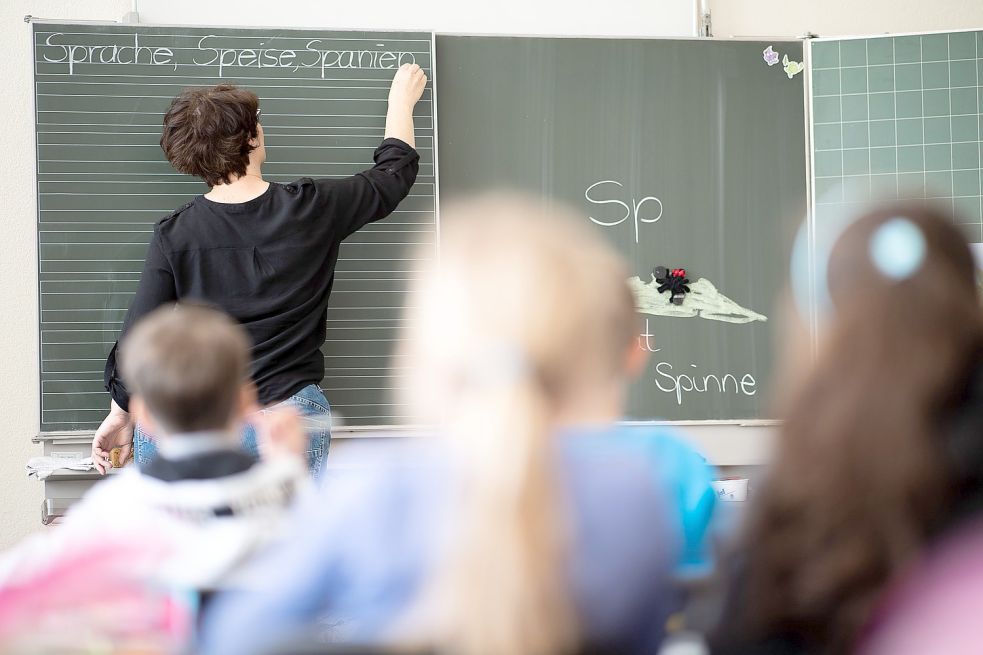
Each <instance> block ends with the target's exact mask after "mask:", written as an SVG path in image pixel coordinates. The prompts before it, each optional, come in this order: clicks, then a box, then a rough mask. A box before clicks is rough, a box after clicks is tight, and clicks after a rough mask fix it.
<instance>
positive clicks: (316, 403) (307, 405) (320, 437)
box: [133, 384, 331, 479]
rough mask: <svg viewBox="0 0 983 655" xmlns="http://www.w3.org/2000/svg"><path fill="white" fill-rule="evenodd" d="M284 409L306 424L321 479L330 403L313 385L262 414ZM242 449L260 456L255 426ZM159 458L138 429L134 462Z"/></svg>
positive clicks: (313, 466) (310, 457) (245, 433)
mask: <svg viewBox="0 0 983 655" xmlns="http://www.w3.org/2000/svg"><path fill="white" fill-rule="evenodd" d="M285 406H291V407H293V408H294V409H296V410H297V412H298V413H299V414H300V416H301V418H302V420H303V422H304V426H305V427H306V429H307V434H308V436H309V437H310V446H309V447H308V450H307V464H308V466H309V467H310V470H311V475H313V476H314V478H315V479H318V478H320V477H321V471H322V470H323V468H324V459H325V458H326V457H327V456H328V446H329V445H330V443H331V406H330V405H328V400H327V398H325V397H324V394H323V393H322V392H321V389H320V387H318V386H317V385H316V384H311V385H308V386H306V387H304V388H303V389H301V390H300V391H298V392H297V393H295V394H294V395H292V396H290V398H287V399H286V400H284V401H283V402H281V403H277V404H276V405H271V406H270V407H267V408H266V409H264V410H262V411H263V412H269V411H273V410H276V409H278V408H281V407H285ZM242 447H243V449H244V450H246V451H247V452H249V453H252V454H253V455H256V456H259V449H258V447H257V445H256V429H255V428H254V427H253V426H252V425H246V426H245V427H244V428H243V430H242ZM156 456H157V447H156V446H155V445H154V442H153V437H152V435H150V434H149V433H147V432H145V431H144V430H143V429H141V427H140V426H139V425H137V426H136V428H135V429H134V430H133V459H134V461H135V462H136V463H137V464H138V465H140V464H146V463H147V462H149V461H150V460H152V459H153V458H154V457H156Z"/></svg>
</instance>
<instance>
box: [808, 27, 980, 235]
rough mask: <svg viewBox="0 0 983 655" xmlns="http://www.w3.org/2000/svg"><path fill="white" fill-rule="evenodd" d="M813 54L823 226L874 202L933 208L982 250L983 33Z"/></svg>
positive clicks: (884, 41) (875, 42) (824, 47)
mask: <svg viewBox="0 0 983 655" xmlns="http://www.w3.org/2000/svg"><path fill="white" fill-rule="evenodd" d="M811 49H812V50H811V53H812V92H813V130H814V132H813V136H814V157H815V158H814V163H815V166H814V176H815V192H816V202H817V214H818V215H819V219H820V220H821V219H822V216H823V214H824V212H825V211H830V210H835V209H836V208H837V207H838V206H842V204H843V203H847V202H858V201H859V202H862V201H865V200H866V199H867V198H868V197H874V198H906V199H914V200H923V201H931V202H934V203H941V204H943V206H947V207H949V208H950V209H952V210H954V212H955V215H956V217H957V220H958V221H959V222H960V223H961V224H962V225H963V227H964V229H965V231H966V233H967V235H968V236H969V238H970V239H971V240H972V241H973V242H981V241H983V194H981V186H983V174H981V166H980V162H981V159H983V119H981V116H983V32H972V31H970V32H951V33H939V34H924V35H909V36H896V37H875V38H867V39H837V40H828V41H827V40H823V41H815V42H813V43H812V44H811Z"/></svg>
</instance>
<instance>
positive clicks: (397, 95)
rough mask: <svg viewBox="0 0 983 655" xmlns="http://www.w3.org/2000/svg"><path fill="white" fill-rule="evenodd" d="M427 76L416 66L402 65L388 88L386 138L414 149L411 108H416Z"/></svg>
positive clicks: (425, 84)
mask: <svg viewBox="0 0 983 655" xmlns="http://www.w3.org/2000/svg"><path fill="white" fill-rule="evenodd" d="M426 86H427V75H426V73H424V72H423V69H422V68H420V66H419V65H417V64H403V65H402V66H400V67H399V70H397V71H396V75H395V77H393V83H392V86H391V87H389V110H388V111H387V112H386V138H387V139H399V140H401V141H404V142H405V143H408V144H409V145H411V146H413V147H414V148H415V147H416V141H415V139H414V138H413V107H415V106H416V103H417V101H418V100H419V99H420V96H422V95H423V89H424V87H426Z"/></svg>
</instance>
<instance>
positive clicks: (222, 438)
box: [0, 304, 310, 652]
mask: <svg viewBox="0 0 983 655" xmlns="http://www.w3.org/2000/svg"><path fill="white" fill-rule="evenodd" d="M120 358H121V362H122V366H123V375H124V378H125V380H126V383H127V385H128V388H130V389H132V390H133V394H134V395H133V398H132V402H131V405H130V407H131V410H132V411H133V412H134V414H135V416H136V418H137V420H139V421H140V422H141V424H143V425H146V426H149V427H151V428H152V429H153V432H154V434H156V435H158V437H157V438H158V439H159V442H158V444H157V445H158V448H159V451H160V456H159V457H158V458H156V459H154V460H152V461H151V462H149V463H148V464H146V465H143V466H141V467H140V468H137V467H135V466H131V467H129V468H128V469H126V470H124V471H122V472H121V473H119V474H118V475H115V476H111V477H110V478H109V479H107V480H105V481H103V482H100V483H99V484H98V485H96V486H95V487H94V488H93V489H92V490H91V491H89V492H88V493H87V494H86V495H85V496H84V497H83V498H82V499H81V500H80V501H79V503H78V504H77V505H75V506H74V507H72V509H71V510H70V511H69V513H68V515H67V516H66V517H65V520H64V523H63V524H62V525H59V526H57V527H55V528H54V529H52V530H51V531H46V532H44V533H41V534H39V535H37V536H36V537H33V538H30V539H28V540H27V541H25V542H24V543H22V544H20V545H19V546H18V547H15V548H14V549H13V550H12V551H9V552H8V553H6V554H5V555H4V556H3V557H0V643H2V644H6V646H4V652H8V647H9V646H10V644H11V643H14V642H16V641H18V640H19V639H21V638H24V637H25V636H26V638H27V643H29V644H46V643H58V640H59V639H61V640H63V641H61V642H60V643H61V644H62V646H63V648H64V649H68V647H69V646H71V647H72V648H76V647H77V648H85V647H86V646H87V645H91V644H101V645H108V644H114V643H115V644H116V645H120V644H133V643H136V644H143V645H144V646H146V645H147V644H148V643H155V642H157V643H159V640H158V639H155V637H163V638H164V639H165V641H167V640H170V641H171V646H174V647H177V646H180V641H181V638H182V635H183V638H190V631H189V627H190V621H192V620H193V613H194V603H191V604H188V603H182V602H178V603H172V602H169V601H168V598H170V597H171V594H172V592H173V593H174V594H177V597H178V598H188V597H194V596H195V595H197V593H198V592H208V591H214V590H216V589H219V588H221V587H222V586H223V585H224V584H227V583H228V582H229V581H230V580H232V579H233V578H234V576H235V574H236V571H237V568H238V567H239V566H240V565H241V564H242V563H243V562H244V561H245V560H246V559H247V558H248V557H249V556H250V555H251V554H252V553H253V552H254V551H256V550H257V549H259V548H260V547H261V546H263V545H265V544H266V543H267V542H268V541H269V540H270V539H271V538H272V537H273V536H274V535H276V534H277V532H276V528H277V525H278V524H279V522H280V521H281V517H282V515H283V514H284V511H285V509H286V508H287V507H288V506H289V505H290V504H291V502H293V501H294V499H295V497H296V496H298V495H301V494H302V493H303V490H304V488H305V486H307V485H309V484H310V482H309V478H308V476H307V472H306V465H305V461H304V454H305V452H306V450H307V437H306V434H305V432H304V430H303V428H302V427H301V424H300V418H299V416H298V415H296V414H283V413H279V414H275V415H268V416H259V417H256V418H252V416H251V415H252V414H253V411H254V409H255V408H256V391H255V388H254V387H253V385H252V383H251V382H250V381H249V372H248V371H249V369H248V365H249V341H248V337H247V336H246V333H245V331H244V330H243V328H242V327H240V326H239V325H237V324H236V323H235V322H234V321H233V320H232V319H230V318H229V317H227V316H225V315H224V314H221V313H219V312H217V311H214V310H211V309H206V308H203V307H196V306H192V305H180V304H179V305H173V306H168V307H164V308H161V309H158V310H156V311H154V312H152V313H151V314H149V315H147V317H146V318H145V319H143V320H142V321H140V322H139V323H138V324H137V325H136V326H135V327H134V329H133V330H132V332H130V334H129V335H127V338H126V339H125V340H124V342H123V344H122V350H121V357H120ZM247 419H251V420H259V421H260V422H261V425H260V434H261V451H262V452H263V454H264V461H262V462H258V461H256V459H255V458H254V457H253V456H251V455H248V454H246V453H245V452H243V451H240V446H239V433H240V431H241V428H242V425H243V424H244V423H245V422H246V420H247ZM186 609H187V610H190V611H189V612H183V610H186ZM182 613H183V614H187V615H188V617H187V620H179V619H180V617H181V616H182ZM182 631H183V632H182ZM90 638H91V640H92V641H88V640H89V639H90ZM39 650H40V649H39ZM165 650H168V649H167V648H165ZM32 652H33V651H32ZM53 652H54V651H53ZM57 652H66V650H60V651H57ZM73 652H74V651H73ZM141 652H143V651H141ZM148 652H154V651H148Z"/></svg>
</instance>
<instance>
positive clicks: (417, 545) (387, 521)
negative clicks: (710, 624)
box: [201, 427, 715, 655]
mask: <svg viewBox="0 0 983 655" xmlns="http://www.w3.org/2000/svg"><path fill="white" fill-rule="evenodd" d="M558 444H559V448H558V455H557V461H558V469H557V470H558V473H559V475H558V478H559V483H560V485H561V487H562V491H563V493H564V494H565V498H566V501H567V507H566V510H567V514H568V518H569V520H570V522H571V523H572V525H571V527H572V538H571V542H570V544H569V546H568V548H569V555H570V566H569V573H568V575H569V585H570V589H571V593H572V595H573V599H574V605H575V608H576V610H577V612H578V616H579V617H580V622H581V627H582V631H583V633H584V635H585V638H586V639H587V640H588V641H590V642H591V643H595V644H602V645H605V646H612V647H617V648H618V649H619V651H620V652H626V653H635V652H637V653H651V652H654V650H655V648H656V647H657V646H658V644H659V643H660V642H661V639H662V636H663V629H664V625H665V619H666V618H667V616H668V615H669V614H670V613H671V612H672V611H673V610H674V609H675V608H676V602H677V601H676V592H675V589H674V587H673V585H672V578H673V574H674V570H676V569H678V566H679V565H680V564H681V563H685V562H688V561H690V560H693V559H694V558H698V557H699V554H700V550H701V545H702V543H701V542H702V538H703V535H704V533H705V531H706V528H707V523H708V521H709V519H710V513H711V511H712V507H713V503H714V499H715V496H714V493H713V490H712V488H711V487H710V484H709V482H710V479H711V475H710V471H709V469H708V467H707V466H706V464H705V463H703V460H702V458H700V457H699V456H698V455H697V454H696V453H695V452H694V451H692V450H691V449H690V448H689V447H688V446H686V445H685V444H683V443H682V442H681V441H679V440H677V439H676V438H675V437H673V436H672V435H671V434H670V433H669V432H668V431H666V430H665V429H662V428H651V427H647V428H633V427H618V428H609V429H603V430H602V429H598V430H578V431H571V432H569V433H567V434H564V435H563V436H562V437H561V438H560V439H558ZM373 451H374V454H373V455H372V456H371V457H370V456H367V454H366V453H364V452H363V453H355V454H352V456H350V457H347V458H343V457H337V458H336V461H335V462H333V463H332V469H329V471H328V473H327V476H326V478H325V480H324V484H323V487H322V490H321V492H320V494H319V495H318V496H317V497H315V498H313V499H312V502H310V503H309V504H306V505H305V506H302V507H299V508H297V515H296V516H295V518H294V522H293V531H292V532H290V533H289V539H287V540H286V541H285V542H284V543H282V544H281V545H280V546H279V547H278V548H275V549H272V550H271V551H270V552H269V553H268V554H267V556H266V557H264V558H263V559H262V561H260V562H258V563H257V565H256V566H255V567H254V571H255V572H256V577H255V579H254V585H255V586H254V588H253V589H250V590H248V591H246V590H244V591H241V592H230V593H227V594H225V595H222V596H219V597H217V598H215V599H214V600H213V603H212V604H211V606H210V608H209V611H208V613H207V614H206V616H205V620H204V622H203V630H202V640H201V652H203V653H206V654H210V655H220V654H224V653H228V654H230V655H231V654H233V653H234V654H236V655H242V654H244V653H250V652H257V651H259V650H262V649H263V648H264V647H268V646H269V645H271V644H275V643H278V642H279V641H281V640H282V639H284V638H287V637H289V636H290V635H291V634H293V633H294V632H295V631H299V630H301V629H302V628H304V627H305V626H308V625H310V624H311V623H313V622H314V621H321V622H322V623H321V625H324V624H325V623H324V622H326V623H327V624H329V625H330V624H335V625H339V626H340V627H339V628H338V633H337V634H336V638H341V639H345V640H350V641H356V642H365V641H374V640H379V639H382V638H384V637H387V636H391V634H390V631H391V629H392V626H393V624H394V622H395V621H397V620H398V619H400V618H402V617H403V616H404V614H405V613H406V611H407V610H408V609H409V608H410V607H411V606H412V604H413V602H414V601H415V600H416V598H417V594H418V592H419V591H420V589H421V585H422V584H423V583H424V581H425V580H427V579H428V577H429V573H430V572H431V571H432V569H433V567H434V566H438V565H439V559H440V558H439V553H440V551H441V548H442V545H443V544H445V543H446V540H447V539H448V538H449V535H450V534H451V528H452V526H449V525H448V523H449V520H450V519H451V518H452V515H451V512H450V511H449V510H450V509H451V507H450V502H449V501H450V499H452V498H454V495H453V494H454V491H453V489H454V475H453V473H452V471H453V466H452V463H451V462H450V461H449V458H448V457H446V456H444V455H442V453H441V452H440V451H439V450H438V449H437V448H434V447H433V444H431V445H429V446H419V445H411V446H410V445H403V446H397V447H393V448H385V449H382V452H381V455H380V448H379V446H375V447H374V448H373ZM380 456H381V459H382V461H380Z"/></svg>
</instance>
